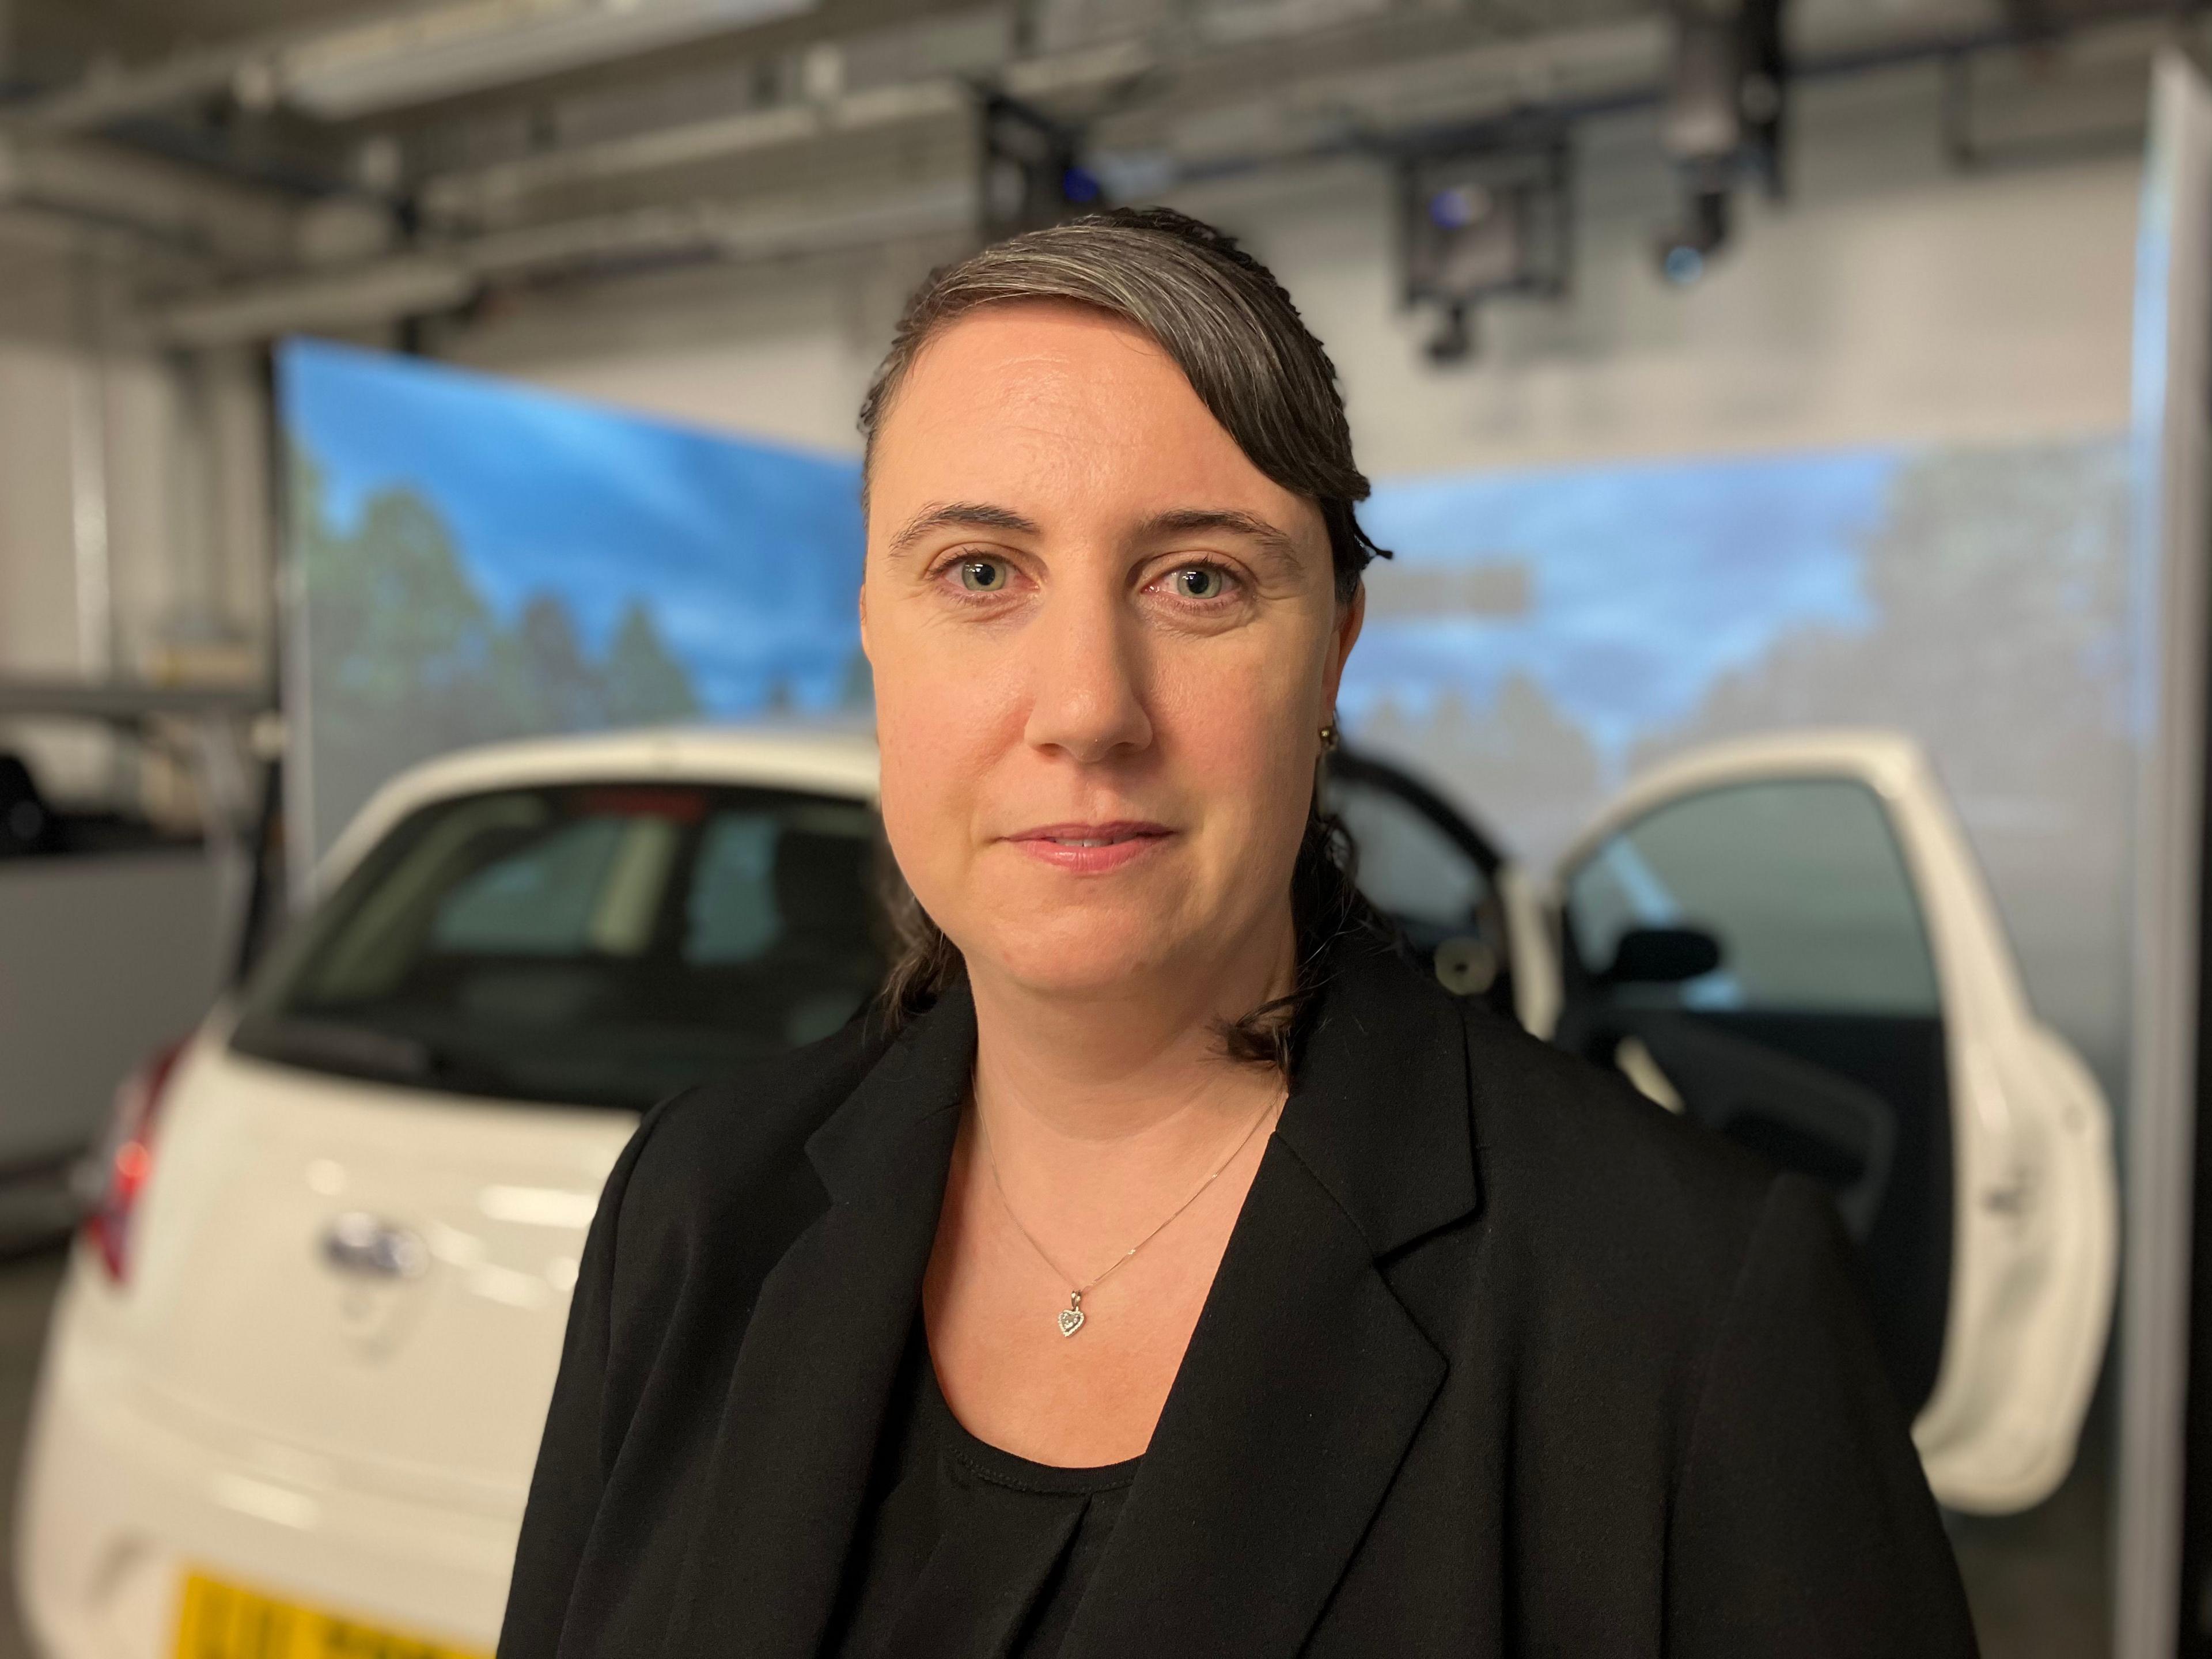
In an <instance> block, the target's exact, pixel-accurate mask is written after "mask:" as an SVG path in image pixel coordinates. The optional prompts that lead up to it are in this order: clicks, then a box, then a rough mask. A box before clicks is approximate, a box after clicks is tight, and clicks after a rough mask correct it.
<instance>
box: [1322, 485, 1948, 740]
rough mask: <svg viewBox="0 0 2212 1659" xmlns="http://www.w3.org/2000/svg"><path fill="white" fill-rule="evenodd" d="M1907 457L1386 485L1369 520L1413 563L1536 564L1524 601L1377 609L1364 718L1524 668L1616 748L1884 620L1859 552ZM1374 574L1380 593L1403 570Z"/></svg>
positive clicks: (1361, 674) (1353, 670) (1362, 670)
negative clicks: (1745, 680) (1733, 683)
mask: <svg viewBox="0 0 2212 1659" xmlns="http://www.w3.org/2000/svg"><path fill="white" fill-rule="evenodd" d="M1908 459H1910V453H1909V452H1907V451H1903V450H1893V449H1881V450H1847V451H1838V452H1832V453H1803V454H1785V455H1774V456H1757V457H1749V458H1741V459H1725V460H1667V461H1654V462H1648V463H1635V464H1626V465H1624V464H1619V463H1615V464H1613V465H1605V466H1593V467H1571V468H1570V467H1561V468H1546V469H1538V470H1534V471H1516V472H1510V473H1507V472H1497V473H1486V472H1475V473H1456V474H1447V475H1441V476H1436V477H1419V478H1399V479H1390V480H1385V481H1383V482H1382V483H1378V484H1377V486H1376V491H1375V495H1374V498H1373V499H1372V500H1371V501H1370V502H1369V503H1368V504H1367V506H1366V507H1365V508H1364V510H1363V511H1362V513H1361V515H1360V516H1361V521H1362V522H1363V523H1364V525H1365V526H1366V527H1367V529H1368V531H1369V533H1370V534H1371V535H1372V536H1373V537H1374V538H1375V539H1376V541H1377V542H1378V543H1380V544H1382V545H1383V546H1384V547H1387V548H1389V549H1391V550H1393V551H1394V552H1395V554H1396V555H1397V561H1396V563H1397V567H1398V568H1401V569H1405V570H1417V569H1419V568H1435V567H1437V566H1447V567H1449V566H1457V567H1462V568H1463V567H1467V566H1471V565H1482V564H1499V565H1508V566H1519V567H1521V568H1522V570H1523V571H1524V572H1525V573H1526V578H1527V580H1528V605H1527V606H1526V608H1525V609H1523V610H1522V611H1519V612H1517V613H1516V614H1510V615H1494V614H1492V615H1486V614H1474V613H1471V612H1468V611H1449V610H1444V611H1428V612H1424V613H1418V614H1406V613H1404V612H1398V613H1395V614H1393V613H1392V612H1391V611H1390V609H1389V607H1388V606H1387V605H1378V606H1377V611H1378V613H1380V614H1378V615H1376V617H1375V618H1374V620H1372V621H1371V622H1370V623H1369V624H1368V628H1367V630H1366V633H1365V635H1364V637H1363V639H1362V640H1361V641H1360V645H1359V647H1358V650H1356V651H1355V652H1354V653H1352V661H1351V663H1350V665H1348V667H1347V669H1346V677H1345V685H1344V695H1343V699H1342V702H1343V708H1344V711H1345V714H1346V719H1347V720H1348V721H1350V722H1351V723H1352V726H1354V727H1355V728H1356V727H1357V725H1358V721H1359V720H1361V718H1362V717H1363V716H1364V715H1365V714H1368V713H1370V712H1371V711H1372V710H1373V709H1374V708H1376V707H1378V706H1379V705H1380V704H1381V702H1383V699H1384V698H1386V697H1387V698H1389V700H1391V701H1392V702H1395V704H1396V705H1397V706H1398V707H1399V708H1401V710H1403V711H1405V712H1407V713H1408V714H1423V713H1425V712H1427V711H1428V710H1429V709H1431V708H1432V707H1433V705H1434V702H1435V700H1436V699H1437V697H1438V696H1442V695H1444V694H1446V693H1451V694H1455V695H1456V696H1459V697H1460V698H1461V699H1462V701H1463V702H1466V703H1467V704H1468V706H1469V707H1470V708H1474V709H1480V708H1486V707H1487V706H1488V705H1489V704H1490V703H1491V702H1492V699H1493V698H1494V697H1495V696H1496V695H1497V692H1498V687H1499V685H1500V684H1503V683H1504V680H1505V679H1506V678H1509V677H1510V676H1511V675H1514V674H1516V673H1517V674H1521V675H1523V676H1525V677H1527V678H1530V679H1532V680H1534V682H1535V683H1536V684H1539V685H1540V686H1541V687H1542V688H1543V690H1544V691H1545V693H1546V694H1547V696H1549V697H1550V699H1551V700H1552V702H1553V703H1554V704H1556V705H1557V706H1558V707H1559V708H1560V709H1561V710H1562V711H1563V712H1564V713H1565V714H1567V715H1568V716H1569V717H1570V718H1571V719H1572V720H1574V721H1575V722H1576V724H1577V725H1579V726H1582V727H1583V730H1584V731H1585V732H1588V733H1589V737H1590V738H1591V740H1592V741H1593V742H1594V743H1595V744H1596V745H1597V747H1598V749H1599V750H1600V751H1601V753H1604V754H1606V755H1607V756H1608V757H1613V758H1617V757H1619V756H1620V753H1621V751H1622V750H1625V749H1626V747H1627V746H1628V745H1629V744H1632V743H1633V742H1634V741H1635V740H1636V739H1637V738H1639V737H1640V736H1642V735H1643V734H1644V733H1645V732H1649V731H1651V730H1655V729H1658V728H1662V727H1664V726H1669V725H1672V724H1673V723H1674V722H1675V721H1678V720H1681V719H1682V718H1684V717H1685V716H1686V715H1688V714H1690V713H1691V712H1692V710H1693V709H1695V708H1697V706H1698V705H1699V702H1701V701H1702V699H1703V698H1704V696H1705V694H1706V692H1707V691H1708V690H1710V689H1711V686H1712V684H1714V682H1715V681H1717V680H1718V679H1719V678H1722V677H1723V676H1724V675H1726V674H1728V673H1729V672H1730V671H1735V670H1738V669H1741V668H1746V667H1748V666H1750V665H1753V664H1754V663H1756V662H1757V661H1758V660H1759V659H1761V658H1762V657H1764V656H1765V654H1766V653H1768V652H1769V651H1770V650H1771V649H1772V648H1773V647H1774V646H1775V645H1776V644H1778V642H1779V641H1781V639H1782V638H1783V637H1784V635H1789V634H1792V633H1796V632H1797V631H1799V630H1801V629H1808V628H1826V629H1836V630H1839V631H1845V632H1856V631H1859V630H1862V629H1866V628H1868V627H1869V626H1872V625H1873V624H1874V623H1875V620H1876V619H1875V617H1874V615H1873V612H1872V611H1871V608H1870V607H1869V604H1868V602H1867V599H1866V598H1865V595H1864V593H1863V590H1862V587H1861V583H1860V565H1861V552H1860V549H1861V546H1862V544H1863V540H1864V538H1865V537H1866V536H1867V535H1868V533H1869V532H1870V531H1872V530H1873V529H1874V528H1875V526H1878V525H1879V524H1880V522H1881V519H1882V516H1883V512H1884V508H1885V505H1886V501H1887V495H1888V492H1889V487H1890V484H1891V482H1892V480H1893V478H1894V477H1895V476H1896V474H1897V472H1898V471H1899V468H1900V467H1902V466H1903V465H1905V462H1906V461H1907V460H1908ZM1393 574H1394V573H1393V572H1392V571H1391V570H1389V569H1388V568H1384V569H1383V570H1382V572H1381V574H1379V575H1378V576H1377V578H1376V585H1377V589H1378V595H1379V592H1380V590H1381V588H1382V586H1383V584H1387V583H1388V582H1389V580H1391V577H1392V575H1393Z"/></svg>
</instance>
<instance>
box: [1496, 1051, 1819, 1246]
mask: <svg viewBox="0 0 2212 1659" xmlns="http://www.w3.org/2000/svg"><path fill="white" fill-rule="evenodd" d="M1466 1028H1467V1033H1468V1083H1469V1093H1470V1104H1471V1108H1472V1112H1473V1116H1474V1133H1475V1140H1476V1146H1477V1161H1478V1164H1479V1166H1480V1180H1481V1183H1482V1187H1483V1200H1484V1205H1485V1207H1486V1209H1489V1210H1490V1211H1492V1215H1493V1218H1494V1219H1495V1221H1496V1222H1497V1223H1498V1225H1501V1226H1503V1227H1505V1228H1507V1229H1509V1230H1511V1231H1516V1232H1520V1233H1522V1234H1524V1235H1526V1236H1527V1237H1528V1240H1529V1242H1530V1243H1532V1244H1534V1245H1535V1246H1536V1247H1537V1248H1538V1249H1540V1250H1541V1252H1543V1253H1544V1254H1546V1255H1548V1257H1549V1258H1550V1259H1551V1260H1553V1261H1555V1262H1562V1263H1563V1262H1564V1261H1568V1260H1572V1259H1575V1258H1586V1257H1597V1258H1605V1259H1613V1260H1618V1261H1637V1260H1641V1261H1645V1262H1647V1263H1650V1262H1659V1261H1664V1262H1667V1263H1668V1264H1669V1266H1668V1272H1669V1273H1670V1274H1672V1275H1674V1276H1677V1277H1679V1276H1680V1275H1682V1274H1685V1273H1687V1274H1690V1275H1692V1276H1698V1277H1705V1276H1709V1277H1710V1278H1711V1279H1713V1280H1714V1281H1716V1282H1728V1281H1732V1280H1733V1279H1734V1277H1735V1273H1736V1272H1737V1271H1738V1269H1739V1267H1740V1266H1741V1262H1742V1261H1743V1260H1744V1255H1745V1252H1746V1250H1747V1248H1748V1247H1749V1246H1750V1244H1751V1242H1752V1240H1753V1237H1754V1236H1755V1235H1756V1234H1757V1233H1758V1232H1759V1230H1760V1226H1761V1222H1762V1218H1763V1217H1764V1216H1765V1214H1766V1212H1768V1210H1769V1209H1770V1208H1771V1206H1772V1205H1773V1204H1774V1203H1775V1202H1776V1201H1777V1194H1776V1191H1775V1188H1776V1186H1777V1180H1778V1177H1777V1174H1776V1171H1775V1170H1774V1169H1773V1167H1772V1166H1771V1165H1770V1164H1767V1163H1766V1162H1765V1160H1763V1159H1761V1158H1757V1157H1755V1156H1754V1155H1753V1154H1752V1153H1751V1152H1747V1151H1746V1150H1745V1149H1743V1148H1742V1147H1740V1146H1736V1145H1735V1143H1734V1142H1732V1141H1729V1140H1728V1139H1725V1138H1723V1136H1721V1135H1719V1134H1717V1133H1714V1132H1713V1131H1712V1130H1711V1129H1708V1128H1706V1127H1703V1126H1702V1125H1700V1124H1698V1123H1696V1122H1693V1121H1691V1120H1689V1119H1688V1118H1686V1117H1685V1116H1683V1115H1681V1114H1680V1113H1677V1112H1674V1111H1672V1110H1669V1109H1667V1108H1666V1107H1663V1106H1662V1105H1660V1104H1659V1103H1656V1101H1654V1100H1652V1099H1651V1098H1650V1097H1648V1096H1646V1095H1645V1094H1644V1093H1643V1092H1642V1091H1639V1090H1638V1089H1637V1088H1636V1087H1635V1086H1634V1085H1632V1084H1631V1083H1630V1082H1629V1081H1628V1080H1627V1079H1626V1078H1625V1077H1624V1076H1622V1075H1621V1073H1619V1072H1617V1071H1612V1070H1609V1069H1607V1068H1604V1067H1601V1066H1596V1065H1594V1064H1592V1063H1590V1062H1589V1061H1588V1060H1583V1059H1581V1058H1579V1057H1577V1056H1576V1055H1574V1054H1569V1053H1567V1052H1565V1050H1563V1049H1560V1048H1555V1047H1553V1045H1552V1044H1550V1043H1548V1042H1541V1041H1540V1040H1538V1039H1537V1038H1535V1037H1534V1036H1530V1035H1529V1034H1528V1033H1527V1032H1526V1031H1523V1030H1521V1029H1520V1027H1518V1026H1517V1025H1514V1024H1510V1023H1509V1022H1507V1021H1505V1020H1504V1019H1502V1018H1498V1017H1496V1016H1494V1015H1492V1014H1490V1013H1488V1012H1486V1011H1483V1010H1480V1009H1470V1010H1469V1011H1468V1014H1467V1017H1466ZM1788 1184H1789V1185H1790V1187H1791V1188H1798V1187H1802V1186H1803V1185H1805V1183H1803V1182H1800V1181H1792V1182H1789V1183H1788ZM1782 1196H1783V1200H1784V1202H1788V1201H1790V1200H1792V1199H1793V1198H1794V1196H1795V1194H1784V1195H1782Z"/></svg>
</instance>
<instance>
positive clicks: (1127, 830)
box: [1006, 820, 1174, 875]
mask: <svg viewBox="0 0 2212 1659" xmlns="http://www.w3.org/2000/svg"><path fill="white" fill-rule="evenodd" d="M1173 833H1174V832H1173V831H1172V830H1170V829H1169V828H1168V827H1167V826H1166V825H1165V824H1164V823H1148V822H1139V821H1133V820H1125V821H1118V822H1115V823H1047V824H1040V825H1038V826H1037V827H1036V829H1024V830H1022V831H1021V832H1020V833H1019V834H1018V835H1012V836H1007V837H1006V840H1007V841H1008V842H1011V843H1012V845H1013V846H1015V847H1016V848H1019V849H1020V850H1021V851H1022V852H1024V853H1026V854H1029V855H1030V857H1031V858H1034V859H1036V860H1039V861H1040V862H1042V863H1045V864H1049V865H1051V866H1054V868H1056V869H1061V870H1068V871H1073V872H1078V873H1079V874H1084V875H1097V874H1102V873H1103V872H1106V871H1109V870H1119V869H1121V868H1122V867H1123V866H1126V865H1127V864H1130V863H1132V862H1133V861H1134V860H1137V859H1139V858H1142V857H1144V856H1145V854H1147V853H1149V852H1151V851H1152V849H1153V848H1157V847H1158V846H1160V845H1161V844H1162V843H1163V842H1165V841H1166V840H1167V839H1168V837H1169V836H1170V835H1171V834H1173Z"/></svg>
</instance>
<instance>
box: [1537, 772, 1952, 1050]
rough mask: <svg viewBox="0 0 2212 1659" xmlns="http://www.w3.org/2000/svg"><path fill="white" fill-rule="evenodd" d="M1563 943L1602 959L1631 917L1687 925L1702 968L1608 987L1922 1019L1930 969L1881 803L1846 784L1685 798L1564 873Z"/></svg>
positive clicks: (1683, 999) (1931, 1003) (1929, 995)
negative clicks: (1716, 948) (1704, 936)
mask: <svg viewBox="0 0 2212 1659" xmlns="http://www.w3.org/2000/svg"><path fill="white" fill-rule="evenodd" d="M1567 915H1568V916H1569V918H1570V920H1571V924H1572V927H1573V929H1574V934H1575V953H1576V956H1577V958H1578V959H1579V960H1580V961H1581V962H1582V963H1584V964H1586V965H1590V966H1594V967H1597V968H1602V967H1603V966H1604V965H1606V964H1607V963H1611V962H1612V961H1613V958H1614V957H1615V956H1616V954H1617V953H1618V951H1619V949H1620V940H1621V939H1622V938H1623V936H1624V935H1626V933H1628V932H1629V931H1630V930H1631V929H1632V928H1648V927H1675V926H1680V925H1681V924H1684V923H1688V924H1689V925H1691V926H1693V927H1699V928H1700V929H1702V930H1703V931H1705V932H1707V933H1711V934H1712V935H1713V936H1714V938H1715V939H1717V941H1718V943H1719V944H1720V946H1721V962H1720V965H1719V966H1718V967H1717V969H1714V970H1713V971H1712V972H1711V973H1710V974H1706V975H1699V977H1697V978H1695V979H1692V980H1690V981H1684V982H1682V983H1680V984H1678V985H1671V986H1670V985H1638V986H1633V987H1629V986H1624V987H1620V989H1619V992H1618V994H1622V995H1626V996H1633V997H1641V998H1645V999H1650V1000H1665V1001H1678V1002H1680V1003H1683V1004H1685V1005H1687V1006H1692V1007H1706V1008H1769V1009H1784V1008H1787V1009H1796V1010H1799V1011H1802V1012H1812V1011H1828V1012H1852V1011H1856V1012H1866V1013H1876V1012H1891V1013H1899V1014H1922V1015H1933V1014H1935V1013H1936V1012H1937V1007H1938V997H1937V994H1936V968H1935V963H1934V960H1933V958H1932V957H1930V956H1929V949H1928V934H1927V930H1926V927H1925V926H1924V925H1923V921H1922V919H1921V915H1920V907H1919V902H1918V901H1917V899H1916V898H1915V897H1914V896H1913V892H1912V884H1911V878H1910V877H1909V876H1908V875H1907V873H1906V872H1905V860H1904V857H1903V855H1902V854H1900V852H1899V849H1898V845H1897V839H1896V837H1895V836H1894V835H1893V834H1892V833H1891V831H1890V828H1889V823H1888V820H1887V817H1886V816H1885V815H1884V813H1883V811H1882V807H1881V801H1880V800H1879V799H1877V798H1876V797H1875V793H1874V792H1873V791H1872V790H1870V789H1869V788H1868V787H1866V786H1865V785H1864V784H1861V783H1857V782H1853V781H1849V780H1845V779H1826V778H1822V779H1788V780H1778V781H1762V782H1757V783H1745V784H1738V785H1735V786H1732V787H1728V788H1724V789H1715V790H1711V791H1709V792H1707V793H1704V794H1699V795H1692V796H1690V797H1689V798H1687V799H1683V800H1678V801H1674V802H1672V803H1670V804H1669V805H1666V806H1663V807H1661V808H1659V809H1658V810H1657V811H1653V812H1650V813H1649V814H1647V815H1646V816H1644V817H1641V818H1639V819H1638V820H1637V821H1636V822H1635V823H1632V824H1631V825H1630V826H1629V827H1628V828H1627V829H1623V830H1621V831H1620V833H1619V834H1617V835H1615V836H1612V837H1610V838H1609V839H1608V840H1607V841H1606V842H1604V843H1603V844H1602V845H1601V847H1600V848H1598V849H1597V850H1596V852H1595V854H1593V855H1592V856H1591V857H1589V859H1588V860H1586V861H1584V862H1583V864H1582V865H1581V866H1580V867H1579V868H1578V869H1577V871H1576V872H1574V874H1573V876H1572V877H1571V880H1570V882H1569V888H1568V902H1567Z"/></svg>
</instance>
